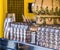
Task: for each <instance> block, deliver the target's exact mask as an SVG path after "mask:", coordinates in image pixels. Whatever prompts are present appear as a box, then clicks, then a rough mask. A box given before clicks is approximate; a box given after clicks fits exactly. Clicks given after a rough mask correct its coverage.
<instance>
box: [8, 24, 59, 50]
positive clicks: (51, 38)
mask: <svg viewBox="0 0 60 50" xmlns="http://www.w3.org/2000/svg"><path fill="white" fill-rule="evenodd" d="M29 28H31V26H28V25H27V24H26V23H12V24H11V27H10V33H9V35H10V36H9V39H10V40H16V41H20V42H24V43H30V44H34V45H38V46H42V47H47V48H53V49H58V50H60V29H58V27H55V26H54V27H53V26H39V27H37V28H38V29H36V28H34V26H33V28H34V30H36V31H32V30H33V29H32V30H30V29H29Z"/></svg>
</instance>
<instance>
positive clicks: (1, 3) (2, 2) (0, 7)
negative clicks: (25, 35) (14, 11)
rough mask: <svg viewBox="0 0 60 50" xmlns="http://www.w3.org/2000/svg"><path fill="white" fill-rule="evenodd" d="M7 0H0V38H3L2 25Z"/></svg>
mask: <svg viewBox="0 0 60 50" xmlns="http://www.w3.org/2000/svg"><path fill="white" fill-rule="evenodd" d="M6 1H7V0H0V38H3V36H4V35H3V32H4V31H3V27H4V19H5V14H6V12H7V5H6V4H7V3H6Z"/></svg>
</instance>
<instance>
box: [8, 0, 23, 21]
mask: <svg viewBox="0 0 60 50" xmlns="http://www.w3.org/2000/svg"><path fill="white" fill-rule="evenodd" d="M7 9H8V13H15V14H16V21H17V22H20V21H22V17H21V16H22V14H24V0H8V1H7Z"/></svg>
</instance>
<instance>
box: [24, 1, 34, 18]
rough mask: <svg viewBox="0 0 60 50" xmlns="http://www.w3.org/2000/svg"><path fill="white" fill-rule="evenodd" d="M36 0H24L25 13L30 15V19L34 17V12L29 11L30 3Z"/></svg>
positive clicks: (27, 15) (26, 15)
mask: <svg viewBox="0 0 60 50" xmlns="http://www.w3.org/2000/svg"><path fill="white" fill-rule="evenodd" d="M33 2H34V0H24V15H25V17H26V18H27V17H29V18H30V19H33V18H34V14H33V13H28V3H33Z"/></svg>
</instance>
